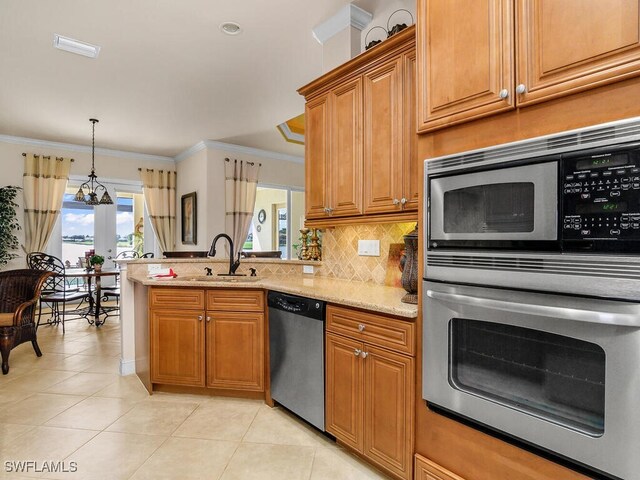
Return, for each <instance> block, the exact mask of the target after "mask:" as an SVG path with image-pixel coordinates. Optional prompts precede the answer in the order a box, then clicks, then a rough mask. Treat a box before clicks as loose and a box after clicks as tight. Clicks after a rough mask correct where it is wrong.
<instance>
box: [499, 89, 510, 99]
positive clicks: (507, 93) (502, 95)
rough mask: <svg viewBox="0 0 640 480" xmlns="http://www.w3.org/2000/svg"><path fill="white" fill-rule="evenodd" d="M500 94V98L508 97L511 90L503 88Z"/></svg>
mask: <svg viewBox="0 0 640 480" xmlns="http://www.w3.org/2000/svg"><path fill="white" fill-rule="evenodd" d="M498 95H500V98H502V99H504V98H507V97H508V96H509V90H507V89H506V88H503V89H502V90H500V93H499V94H498Z"/></svg>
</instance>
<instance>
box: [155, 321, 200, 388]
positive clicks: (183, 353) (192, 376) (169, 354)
mask: <svg viewBox="0 0 640 480" xmlns="http://www.w3.org/2000/svg"><path fill="white" fill-rule="evenodd" d="M150 313H151V314H150V318H151V332H150V338H151V381H152V382H154V383H166V384H171V385H192V386H201V387H203V386H204V384H205V376H204V371H205V370H204V369H205V365H204V345H205V339H204V325H203V321H202V319H203V318H204V311H202V310H200V311H198V310H177V309H160V310H156V309H152V310H151V312H150Z"/></svg>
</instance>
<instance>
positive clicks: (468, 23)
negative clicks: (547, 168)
mask: <svg viewBox="0 0 640 480" xmlns="http://www.w3.org/2000/svg"><path fill="white" fill-rule="evenodd" d="M576 1H581V0H576ZM557 3H564V2H557ZM607 3H608V2H607ZM512 38H513V0H418V44H417V49H418V65H420V67H419V72H418V75H419V85H418V109H419V122H420V124H419V125H418V128H419V130H420V131H423V132H425V131H428V130H433V129H436V128H441V127H445V126H449V125H452V124H454V123H460V122H464V121H468V120H471V119H474V118H480V117H484V116H487V115H491V114H493V113H496V112H500V111H504V110H510V109H512V108H513V107H514V100H513V98H514V93H513V91H512V89H513V85H514V82H513V40H512ZM501 92H503V95H505V94H506V97H505V98H502V97H501Z"/></svg>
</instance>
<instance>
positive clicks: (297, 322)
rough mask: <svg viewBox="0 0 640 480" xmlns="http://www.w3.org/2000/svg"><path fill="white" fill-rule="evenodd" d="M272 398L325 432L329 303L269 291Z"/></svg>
mask: <svg viewBox="0 0 640 480" xmlns="http://www.w3.org/2000/svg"><path fill="white" fill-rule="evenodd" d="M267 301H268V305H269V359H270V366H271V398H273V399H274V400H275V401H276V402H278V403H279V404H280V405H282V406H284V407H285V408H287V409H289V410H291V411H292V412H293V413H295V414H296V415H298V416H300V417H302V418H303V419H305V420H306V421H307V422H309V423H310V424H311V425H313V426H315V427H317V428H319V429H320V430H322V431H323V432H324V313H325V302H322V301H320V300H313V299H311V298H304V297H298V296H295V295H288V294H284V293H279V292H269V295H268V296H267Z"/></svg>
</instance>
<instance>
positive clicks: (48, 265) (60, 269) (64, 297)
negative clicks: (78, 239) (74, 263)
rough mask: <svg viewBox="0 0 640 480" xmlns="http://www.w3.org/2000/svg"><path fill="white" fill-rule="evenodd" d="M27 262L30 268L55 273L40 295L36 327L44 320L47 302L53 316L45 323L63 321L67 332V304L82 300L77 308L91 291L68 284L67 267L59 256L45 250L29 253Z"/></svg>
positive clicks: (63, 330) (50, 323)
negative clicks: (43, 306) (43, 311)
mask: <svg viewBox="0 0 640 480" xmlns="http://www.w3.org/2000/svg"><path fill="white" fill-rule="evenodd" d="M27 264H28V265H29V268H32V269H34V270H39V271H45V272H51V273H53V276H50V277H49V278H48V279H47V281H46V283H45V285H44V288H43V290H42V294H41V295H40V305H39V307H38V322H37V323H36V329H37V328H38V327H39V326H40V322H41V320H42V305H43V304H44V303H47V304H48V305H49V306H50V307H51V317H50V318H49V320H47V321H46V322H44V324H45V325H53V324H56V325H57V324H59V323H61V322H62V333H65V326H64V322H65V314H66V308H65V307H66V304H67V303H69V302H77V301H80V304H79V305H78V306H77V307H76V310H77V309H78V307H79V306H80V305H81V304H82V302H83V301H84V300H85V299H86V297H87V295H90V294H91V292H83V291H80V289H79V288H78V287H71V286H69V285H68V284H67V279H66V277H65V274H66V267H65V266H64V263H62V260H60V259H59V258H58V257H54V256H53V255H49V254H47V253H43V252H35V253H30V254H29V255H27ZM60 305H62V307H61V306H60Z"/></svg>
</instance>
